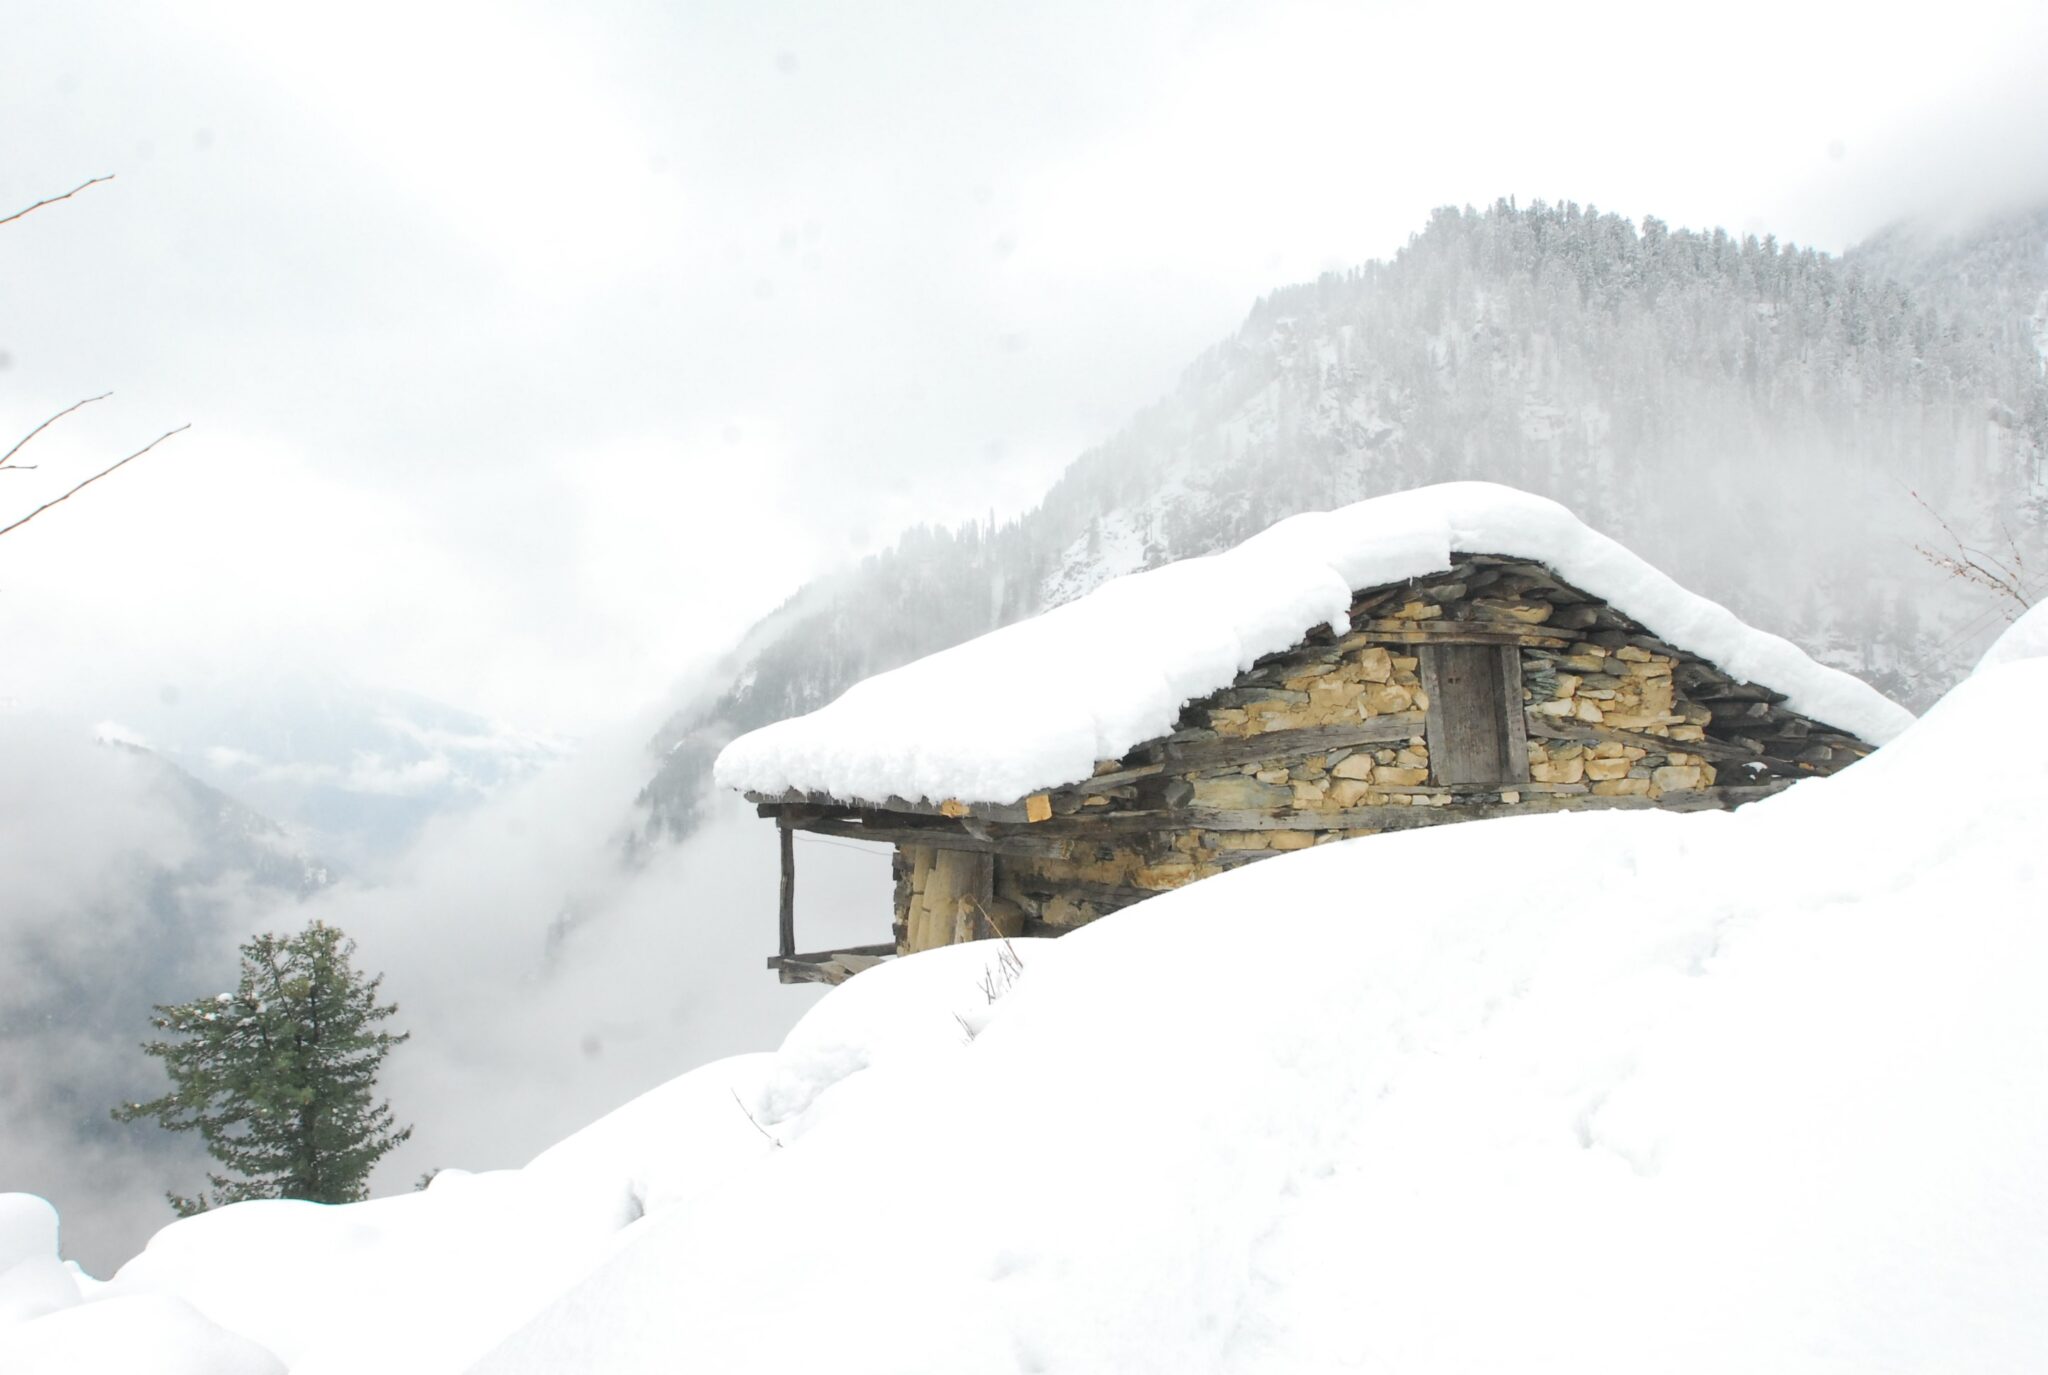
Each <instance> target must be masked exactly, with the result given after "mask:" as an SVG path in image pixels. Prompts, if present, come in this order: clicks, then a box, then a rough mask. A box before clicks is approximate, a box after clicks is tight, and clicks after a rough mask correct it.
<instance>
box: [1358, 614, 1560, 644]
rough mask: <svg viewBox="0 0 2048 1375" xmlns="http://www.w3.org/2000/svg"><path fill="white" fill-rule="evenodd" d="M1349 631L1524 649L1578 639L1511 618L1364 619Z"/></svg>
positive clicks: (1372, 637) (1383, 640) (1384, 639)
mask: <svg viewBox="0 0 2048 1375" xmlns="http://www.w3.org/2000/svg"><path fill="white" fill-rule="evenodd" d="M1352 634H1353V635H1354V636H1356V637H1358V638H1361V639H1364V640H1367V641H1371V642H1376V643H1380V644H1388V643H1392V644H1402V645H1442V644H1467V645H1520V646H1523V647H1524V648H1528V649H1568V648H1570V647H1571V646H1572V645H1574V644H1577V643H1578V640H1579V636H1578V634H1577V633H1576V632H1575V631H1569V630H1564V629H1561V628H1559V629H1546V628H1545V627H1543V626H1541V625H1523V624H1521V623H1520V622H1514V621H1367V622H1366V623H1365V624H1364V625H1362V626H1359V627H1357V628H1356V629H1355V630H1353V632H1352Z"/></svg>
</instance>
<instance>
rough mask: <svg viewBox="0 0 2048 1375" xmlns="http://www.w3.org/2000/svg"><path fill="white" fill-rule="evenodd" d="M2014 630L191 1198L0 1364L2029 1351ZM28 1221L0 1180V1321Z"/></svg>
mask: <svg viewBox="0 0 2048 1375" xmlns="http://www.w3.org/2000/svg"><path fill="white" fill-rule="evenodd" d="M2030 637H2031V631H2029V632H2028V635H2027V636H2024V637H2023V636H2021V635H2019V633H2018V632H2015V641H2014V646H2013V652H2012V653H2010V654H2004V653H2002V654H2001V655H2000V656H1998V657H1999V658H2000V659H2001V660H2002V662H1997V663H1994V664H1992V665H1990V666H1988V667H1986V668H1984V669H1982V670H1980V671H1979V672H1978V674H1976V675H1975V676H1974V677H1973V678H1971V679H1970V680H1968V681H1966V682H1965V683H1964V684H1962V685H1961V686H1960V687H1958V688H1957V689H1956V690H1955V691H1954V692H1952V693H1951V694H1950V696H1949V697H1948V698H1947V699H1945V700H1944V701H1942V702H1941V703H1940V704H1938V705H1937V706H1936V708H1935V709H1934V710H1932V711H1931V712H1930V713H1929V714H1928V715H1927V716H1926V717H1925V718H1923V719H1922V720H1921V721H1920V722H1918V723H1917V724H1915V725H1914V726H1913V727H1911V728H1910V729H1909V730H1907V731H1906V732H1905V733H1903V734H1902V735H1901V736H1900V737H1899V738H1898V739H1897V740H1895V741H1894V742H1893V743H1891V744H1890V745H1888V746H1886V747H1885V748H1884V749H1882V750H1880V751H1879V752H1878V753H1877V754H1876V755H1875V756H1873V757H1872V758H1870V759H1868V760H1866V761H1864V762H1862V763H1859V764H1857V765H1856V766H1854V767H1853V768H1851V769H1849V770H1847V771H1845V772H1844V773H1842V774H1840V775H1838V776H1836V777H1833V778H1828V779H1819V780H1811V781H1808V782H1804V783H1801V784H1799V785H1797V786H1796V787H1794V788H1792V789H1790V790H1789V791H1787V792H1786V793H1785V794H1783V795H1782V796H1779V797H1777V798H1773V799H1771V800H1768V801H1765V802H1761V803H1758V804H1756V805H1754V806H1751V807H1748V808H1745V809H1743V810H1741V811H1738V812H1734V813H1727V814H1723V813H1704V814H1696V815H1684V816H1679V815H1671V814H1665V813H1655V812H1640V813H1589V814H1577V815H1552V816H1538V817H1523V818H1514V819H1508V820H1502V821H1491V822H1481V823H1474V824H1471V825H1466V826H1458V827H1443V828H1438V829H1435V830H1429V831H1417V832H1409V833H1402V834H1398V835H1393V836H1381V837H1373V838H1370V839H1366V840H1359V841H1350V842H1344V843H1341V844H1334V845H1329V846H1323V847H1319V848H1316V849H1312V850H1308V851H1304V852H1301V853H1299V854H1294V855H1289V856H1284V857H1280V858H1276V859H1273V860H1270V861H1268V862H1266V863H1263V864H1260V865H1256V866H1252V867H1250V868H1247V869H1244V870H1240V871H1236V872H1234V873H1231V874H1227V875H1224V876H1222V877H1220V878H1216V879H1211V880H1207V881H1205V882H1203V883H1200V884H1196V885H1193V886H1191V887H1189V888H1186V889H1182V890H1180V891H1178V892H1175V893H1170V894H1166V895H1162V896H1160V897H1158V898H1154V899H1152V900H1150V901H1147V902H1145V903H1142V904H1140V905H1138V906H1136V907H1133V908H1129V909H1126V910H1125V911H1123V912H1120V913H1118V914H1117V915H1115V916H1113V917H1111V918H1108V919H1106V920H1104V921H1101V922H1098V923H1096V924H1094V925H1092V926H1090V927H1088V928H1086V929H1084V930H1082V931H1080V932H1078V933H1076V934H1075V935H1072V936H1070V937H1067V938H1065V939H1063V940H1061V941H1059V942H1057V943H1051V944H1038V943H1028V944H1025V945H1023V946H1022V948H1021V949H1020V951H1019V954H1020V956H1021V958H1022V962H1023V972H1022V975H1021V978H1019V979H1018V980H1017V981H1016V982H1015V986H1014V987H1013V988H1007V989H1006V987H1005V981H1004V980H1003V979H1002V978H1001V977H1000V974H1001V971H1000V969H997V970H995V971H994V974H995V977H992V978H991V977H989V975H988V970H989V965H990V962H991V961H992V960H993V959H994V957H996V956H997V955H998V954H999V953H1000V950H999V948H998V947H992V946H991V945H989V944H982V945H972V946H963V947H954V948H951V949H947V950H941V951H934V952H931V953H929V954H926V955H919V956H916V957H913V958H910V959H907V960H903V961H898V962H895V963H893V964H889V965H884V966H881V967H879V968H877V969H874V970H871V971H869V972H868V973H865V974H862V975H860V976H859V977H857V978H855V979H854V980H852V981H851V982H849V983H848V984H846V985H845V986H844V987H842V988H841V989H839V990H837V991H836V992H834V993H833V994H832V995H831V996H830V997H828V998H826V999H825V1000H824V1001H823V1002H821V1003H820V1004H818V1006H817V1007H816V1008H815V1009H813V1011H812V1012H811V1013H810V1014H809V1015H808V1016H807V1017H806V1018H805V1019H804V1021H803V1022H802V1023H800V1024H799V1025H798V1027H797V1028H796V1029H795V1030H794V1031H793V1032H792V1033H791V1035H790V1037H789V1038H788V1040H787V1041H786V1042H785V1044H784V1045H783V1047H782V1048H781V1049H780V1050H779V1051H777V1052H776V1053H775V1054H773V1055H763V1056H754V1057H745V1058H742V1059H740V1060H737V1061H727V1062H721V1063H719V1064H716V1065H712V1066H707V1067H706V1068H704V1069H702V1070H699V1071H696V1072H695V1073H693V1074H692V1075H688V1076H685V1077H684V1078H683V1079H681V1080H678V1081H676V1082H675V1083H674V1084H671V1085H669V1086H668V1087H667V1088H665V1089H662V1090H659V1091H657V1093H656V1094H653V1095H649V1097H648V1098H646V1099H643V1100H641V1101H640V1102H638V1103H636V1104H633V1105H629V1106H628V1107H627V1108H626V1109H622V1110H621V1112H620V1113H617V1114H614V1115H613V1117H611V1118H608V1119H606V1120H605V1121H603V1122H601V1123H599V1124H597V1125H596V1126H594V1127H593V1128H591V1129H589V1130H588V1131H586V1132H585V1133H582V1134H580V1135H579V1136H577V1137H574V1138H571V1139H570V1141H568V1142H565V1143H564V1144H563V1145H562V1146H561V1147H558V1148H556V1150H554V1151H551V1152H549V1153H548V1154H547V1155H544V1156H542V1157H541V1158H540V1159H539V1160H537V1161H535V1162H534V1163H533V1164H532V1165H530V1166H529V1167H527V1168H526V1169H525V1170H522V1171H515V1172H505V1173H504V1174H502V1175H496V1176H479V1177H476V1178H474V1179H466V1180H465V1179H461V1178H456V1179H451V1180H448V1181H446V1182H442V1181H437V1182H436V1183H435V1185H434V1186H433V1187H432V1188H430V1189H429V1190H427V1191H426V1192H425V1193H423V1194H418V1195H413V1196H410V1197H406V1198H398V1199H389V1200H382V1201H378V1202H374V1203H369V1204H361V1205H353V1206H350V1207H346V1208H337V1209H318V1208H311V1207H309V1206H306V1205H292V1204H248V1205H239V1206H237V1207H235V1208H230V1209H226V1210H223V1211H222V1212H221V1213H218V1214H216V1215H213V1216H210V1217H202V1218H198V1219H194V1220H190V1221H185V1222H179V1223H176V1224H174V1225H172V1226H171V1227H169V1228H166V1229H165V1230H164V1231H163V1232H162V1233H160V1234H159V1235H158V1237H157V1239H156V1240H155V1241H154V1242H153V1243H152V1244H151V1247H150V1249H149V1250H148V1251H147V1252H145V1254H144V1255H143V1256H142V1257H141V1258H140V1259H138V1260H137V1261H135V1262H133V1263H131V1264H130V1265H129V1266H128V1267H126V1268H125V1269H123V1271H122V1272H121V1273H120V1274H119V1275H118V1276H116V1278H115V1279H114V1281H113V1282H112V1283H110V1284H108V1285H105V1286H92V1285H85V1286H79V1285H78V1284H77V1283H76V1281H71V1282H72V1284H73V1288H74V1289H80V1290H81V1292H80V1293H76V1294H70V1295H68V1296H62V1297H61V1304H60V1306H58V1307H57V1308H56V1309H55V1311H48V1312H45V1313H44V1315H43V1316H34V1315H31V1314H27V1313H19V1312H17V1313H15V1314H14V1316H15V1317H16V1318H17V1321H15V1322H14V1324H13V1325H12V1326H4V1325H0V1369H5V1370H7V1371H9V1372H15V1371H38V1370H68V1369H77V1368H91V1366H90V1365H81V1364H80V1361H79V1359H78V1358H79V1357H80V1355H81V1353H84V1352H87V1351H88V1350H89V1349H91V1348H90V1343H92V1342H94V1341H97V1342H100V1343H102V1344H103V1346H104V1344H106V1343H110V1342H112V1341H114V1340H115V1339H116V1338H117V1337H119V1336H121V1334H122V1333H124V1332H129V1331H132V1330H133V1329H134V1328H135V1327H136V1326H138V1325H140V1326H148V1325H149V1324H154V1326H153V1327H151V1329H150V1330H152V1331H154V1332H156V1333H158V1334H159V1335H160V1338H161V1341H162V1342H163V1343H165V1345H164V1346H163V1347H162V1348H161V1352H162V1357H161V1358H162V1360H163V1361H164V1362H165V1363H166V1364H167V1365H169V1366H170V1368H200V1367H197V1366H194V1365H193V1364H192V1363H191V1361H190V1360H187V1364H186V1365H184V1366H182V1367H180V1366H176V1365H175V1361H176V1360H177V1359H180V1358H184V1357H187V1356H189V1354H190V1353H191V1352H193V1351H196V1350H198V1349H199V1347H198V1345H196V1344H198V1343H202V1342H211V1343H214V1344H215V1345H216V1346H219V1347H221V1349H223V1350H226V1349H228V1348H227V1346H226V1345H225V1344H227V1343H229V1342H230V1341H240V1342H245V1343H250V1344H254V1345H255V1346H256V1347H257V1351H256V1353H254V1354H253V1355H252V1354H250V1353H248V1352H246V1351H243V1349H242V1348H234V1349H235V1350H237V1351H242V1354H243V1355H244V1356H247V1357H248V1359H247V1360H245V1361H244V1362H243V1363H242V1364H241V1365H238V1366H229V1365H226V1364H224V1365H223V1367H222V1368H233V1369H248V1370H251V1371H255V1370H264V1369H272V1368H275V1367H274V1366H266V1365H264V1364H261V1363H260V1362H261V1359H262V1357H263V1354H264V1353H265V1352H267V1353H269V1354H271V1355H274V1356H275V1357H276V1358H277V1359H278V1361H279V1362H281V1363H283V1364H284V1365H285V1366H287V1367H288V1368H289V1369H291V1370H292V1371H294V1372H313V1371H330V1370H359V1369H370V1368H386V1369H397V1370H421V1371H437V1370H457V1369H462V1368H464V1367H465V1366H467V1365H469V1363H470V1362H471V1360H472V1358H473V1357H475V1356H477V1355H478V1353H484V1352H485V1351H486V1348H489V1347H491V1346H492V1344H493V1343H494V1342H495V1343H497V1344H496V1346H495V1349H492V1350H489V1351H488V1354H484V1355H482V1357H481V1359H480V1360H479V1361H477V1363H476V1364H475V1366H474V1368H475V1369H476V1370H478V1371H480V1372H487V1373H488V1375H528V1373H529V1372H530V1373H533V1375H538V1373H539V1372H547V1373H548V1375H556V1372H561V1371H574V1370H591V1371H605V1372H620V1373H621V1375H632V1372H640V1371H647V1372H652V1371H667V1370H672V1369H676V1368H679V1367H689V1368H698V1369H716V1370H747V1371H782V1370H787V1371H812V1370H819V1369H830V1370H833V1371H837V1372H848V1371H851V1372H861V1371H873V1372H883V1371H887V1372H896V1373H902V1372H921V1371H931V1372H941V1371H943V1372H948V1373H949V1375H971V1373H973V1372H1005V1373H1006V1375H1007V1373H1008V1372H1015V1371H1047V1370H1061V1371H1070V1370H1076V1371H1077V1370H1115V1371H1119V1372H1144V1371H1174V1372H1188V1371H1224V1370H1227V1371H1233V1372H1268V1371H1270V1372H1281V1371H1287V1372H1299V1371H1306V1370H1314V1371H1324V1370H1342V1369H1354V1368H1357V1369H1367V1368H1372V1369H1394V1370H1404V1371H1439V1372H1440V1371H1497V1370H1508V1369H1512V1370H1518V1371H1552V1370H1556V1371H1563V1370H1570V1371H1573V1372H1630V1373H1631V1375H1633V1373H1634V1372H1640V1371H1644V1370H1656V1371H1659V1372H1690V1371H1699V1372H1707V1371H1716V1372H1719V1371H1728V1370H1769V1371H1772V1372H1809V1371H1810V1372H1851V1371H1854V1372H1870V1371H1925V1372H1951V1371H1958V1370H1968V1371H1971V1372H1973V1375H1982V1373H1985V1372H2005V1371H2014V1372H2017V1371H2033V1370H2039V1369H2041V1368H2044V1366H2048V1305H2043V1304H2042V1303H2041V1302H2040V1301H2039V1295H2040V1294H2041V1293H2042V1292H2043V1291H2044V1289H2048V1176H2044V1174H2043V1172H2042V1171H2041V1170H2040V1168H2039V1162H2040V1160H2041V1159H2042V1158H2043V1156H2044V1152H2048V1090H2044V1088H2043V1085H2044V1084H2048V1000H2043V999H2042V998H2040V996H2039V992H2038V990H2039V989H2040V987H2041V986H2042V984H2043V982H2044V980H2048V926H2044V924H2043V923H2042V922H2041V920H2040V914H2041V908H2042V896H2043V894H2044V892H2048V860H2044V859H2043V857H2042V855H2041V852H2040V846H2039V838H2040V836H2041V835H2042V834H2043V831H2044V827H2048V806H2044V803H2043V801H2042V800H2041V796H2040V793H2039V790H2038V780H2039V778H2040V777H2041V776H2042V773H2043V770H2044V769H2048V742H2044V741H2043V740H2042V739H2041V738H2040V737H2039V735H2038V734H2036V733H2030V732H2026V731H2021V730H2015V729H2014V728H2013V722H2014V721H2015V720H2016V719H2018V720H2024V719H2026V714H2027V713H2029V712H2031V710H2032V709H2033V708H2034V707H2035V706H2036V705H2037V704H2038V703H2039V702H2040V701H2041V700H2042V699H2043V696H2044V694H2048V658H2043V657H2039V656H2038V655H2034V656H2030V655H2027V654H2025V653H2024V652H2023V651H2024V649H2025V647H2026V646H2027V645H2028V644H2031V643H2032V640H2031V638H2030ZM1482 861H1483V862H1482ZM1447 874H1448V875H1455V876H1456V880H1455V883H1452V882H1449V881H1447V880H1446V878H1445V875H1447ZM985 978H987V979H988V984H987V987H986V988H984V986H983V984H984V979H985ZM991 995H994V996H993V998H992V997H991ZM50 1248H51V1242H50V1237H49V1235H48V1220H47V1217H46V1215H44V1214H42V1213H39V1212H37V1211H36V1210H35V1209H34V1208H33V1207H32V1206H30V1205H26V1204H24V1205H19V1206H17V1207H14V1208H13V1209H12V1210H11V1211H10V1210H9V1209H8V1208H4V1207H0V1263H4V1262H5V1260H6V1259H7V1258H9V1257H14V1258H16V1264H15V1266H14V1267H13V1268H11V1269H8V1270H7V1271H6V1272H5V1273H4V1274H0V1324H4V1323H5V1322H6V1320H7V1319H6V1316H5V1315H7V1314H8V1313H9V1310H8V1308H7V1300H8V1296H9V1295H10V1294H13V1293H16V1292H17V1286H19V1288H20V1289H21V1290H24V1291H25V1290H27V1289H30V1288H33V1287H36V1286H41V1289H40V1292H43V1293H44V1294H45V1296H46V1297H45V1300H44V1301H45V1304H46V1305H47V1303H48V1298H47V1295H48V1292H49V1287H50V1286H49V1284H48V1281H49V1280H50V1279H51V1268H52V1266H54V1256H53V1255H52V1254H51V1250H50ZM25 1267H26V1268H25ZM144 1301H148V1303H150V1304H152V1305H154V1306H153V1307H147V1308H139V1307H138V1304H142V1303H143V1302H144ZM522 1324H523V1325H522ZM515 1326H516V1327H517V1330H512V1329H513V1328H514V1327H515ZM195 1359H196V1358H195Z"/></svg>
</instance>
